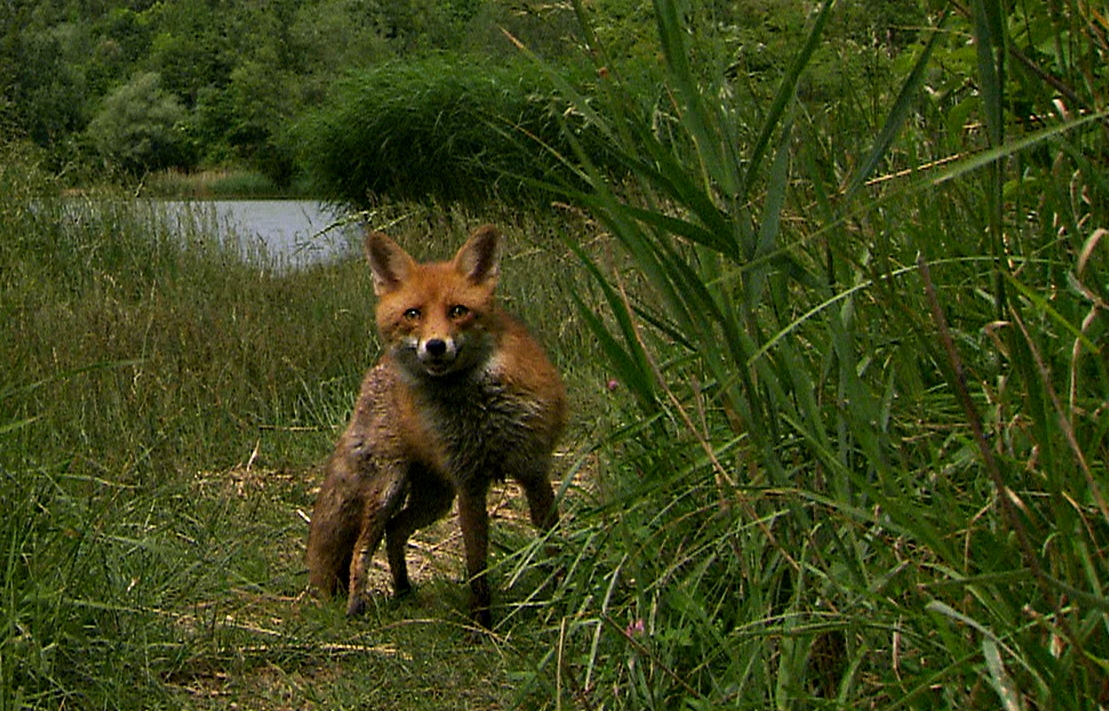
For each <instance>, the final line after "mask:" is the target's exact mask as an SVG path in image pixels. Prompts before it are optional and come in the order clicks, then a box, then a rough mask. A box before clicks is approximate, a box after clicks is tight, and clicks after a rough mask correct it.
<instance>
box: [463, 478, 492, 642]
mask: <svg viewBox="0 0 1109 711" xmlns="http://www.w3.org/2000/svg"><path fill="white" fill-rule="evenodd" d="M458 520H459V524H461V527H462V543H463V544H464V545H465V548H466V572H467V573H468V574H469V576H470V618H471V619H473V621H474V622H475V623H476V624H478V625H479V626H481V627H485V628H489V627H491V626H492V624H493V615H492V613H491V612H490V610H489V607H490V604H491V602H492V595H491V594H490V592H489V578H488V577H487V576H486V573H485V568H486V565H487V563H488V558H489V511H488V510H486V508H485V489H484V488H477V489H475V490H465V489H464V490H462V491H460V492H459V494H458Z"/></svg>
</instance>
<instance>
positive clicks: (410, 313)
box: [404, 309, 420, 321]
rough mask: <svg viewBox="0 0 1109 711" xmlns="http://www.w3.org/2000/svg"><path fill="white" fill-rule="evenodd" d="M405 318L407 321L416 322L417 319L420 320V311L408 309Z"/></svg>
mask: <svg viewBox="0 0 1109 711" xmlns="http://www.w3.org/2000/svg"><path fill="white" fill-rule="evenodd" d="M404 318H405V320H406V321H415V320H416V319H418V318H420V310H419V309H407V310H406V311H405V312H404Z"/></svg>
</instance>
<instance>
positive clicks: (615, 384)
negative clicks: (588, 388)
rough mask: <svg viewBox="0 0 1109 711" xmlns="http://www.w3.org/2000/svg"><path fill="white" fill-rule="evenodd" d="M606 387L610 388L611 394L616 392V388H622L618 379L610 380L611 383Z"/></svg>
mask: <svg viewBox="0 0 1109 711" xmlns="http://www.w3.org/2000/svg"><path fill="white" fill-rule="evenodd" d="M605 387H607V388H608V391H609V392H610V393H613V392H616V388H618V387H620V381H619V380H617V379H616V378H610V379H609V381H608V382H607V383H606V384H605Z"/></svg>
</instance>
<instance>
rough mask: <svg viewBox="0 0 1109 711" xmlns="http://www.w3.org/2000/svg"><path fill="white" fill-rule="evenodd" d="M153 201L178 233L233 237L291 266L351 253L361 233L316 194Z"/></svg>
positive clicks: (247, 249) (254, 252) (253, 252)
mask: <svg viewBox="0 0 1109 711" xmlns="http://www.w3.org/2000/svg"><path fill="white" fill-rule="evenodd" d="M157 205H158V207H159V208H162V209H164V214H165V219H167V220H169V221H170V223H171V224H172V225H174V229H175V230H176V231H177V232H179V233H180V234H182V235H189V234H197V233H200V234H209V235H211V236H212V237H216V238H218V239H221V240H224V241H237V242H238V244H239V247H240V248H241V249H242V250H243V252H244V253H245V254H247V255H248V256H250V255H256V256H264V257H266V258H271V259H274V260H276V261H277V262H279V263H280V264H282V265H286V266H292V267H296V266H304V265H307V264H312V263H314V262H320V261H327V260H330V259H333V258H336V257H339V256H344V255H346V254H349V253H351V252H353V251H354V249H355V247H354V245H356V244H357V243H358V238H359V235H360V234H361V227H360V224H359V223H358V221H357V220H353V219H350V218H349V217H348V216H347V215H346V214H345V213H344V212H342V211H341V210H336V209H334V208H332V207H331V206H329V205H327V204H325V203H321V202H317V201H314V200H189V201H174V200H165V201H158V203H157Z"/></svg>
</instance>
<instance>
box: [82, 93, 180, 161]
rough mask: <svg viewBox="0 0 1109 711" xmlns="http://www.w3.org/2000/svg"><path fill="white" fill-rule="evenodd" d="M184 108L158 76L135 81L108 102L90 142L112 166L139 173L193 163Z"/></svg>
mask: <svg viewBox="0 0 1109 711" xmlns="http://www.w3.org/2000/svg"><path fill="white" fill-rule="evenodd" d="M184 120H185V109H184V107H182V106H181V104H180V103H178V101H177V99H176V98H175V97H174V96H173V95H172V94H170V93H168V92H166V91H165V90H163V89H162V85H161V77H159V75H157V74H154V73H145V74H139V75H137V76H135V77H134V78H133V79H132V80H131V81H130V82H128V83H127V84H125V85H124V86H122V87H120V88H119V89H116V90H115V91H114V92H112V93H111V94H109V95H108V96H107V97H105V99H104V103H103V105H102V106H101V107H100V110H99V111H98V112H97V114H96V115H95V116H94V117H93V119H92V121H91V122H90V123H89V128H88V136H89V140H90V141H91V142H92V144H93V145H94V146H95V147H96V150H97V151H98V152H99V153H100V154H101V155H102V156H104V158H105V159H106V160H107V161H110V163H112V164H114V165H118V166H119V167H120V168H122V169H123V170H126V171H128V172H131V173H134V174H139V175H141V174H143V173H146V172H149V171H152V170H160V169H163V168H168V167H170V166H188V165H190V164H191V163H192V159H191V156H190V154H191V150H190V149H191V148H192V146H191V145H190V143H189V140H188V138H187V136H186V134H185V131H184V126H183V122H184Z"/></svg>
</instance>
